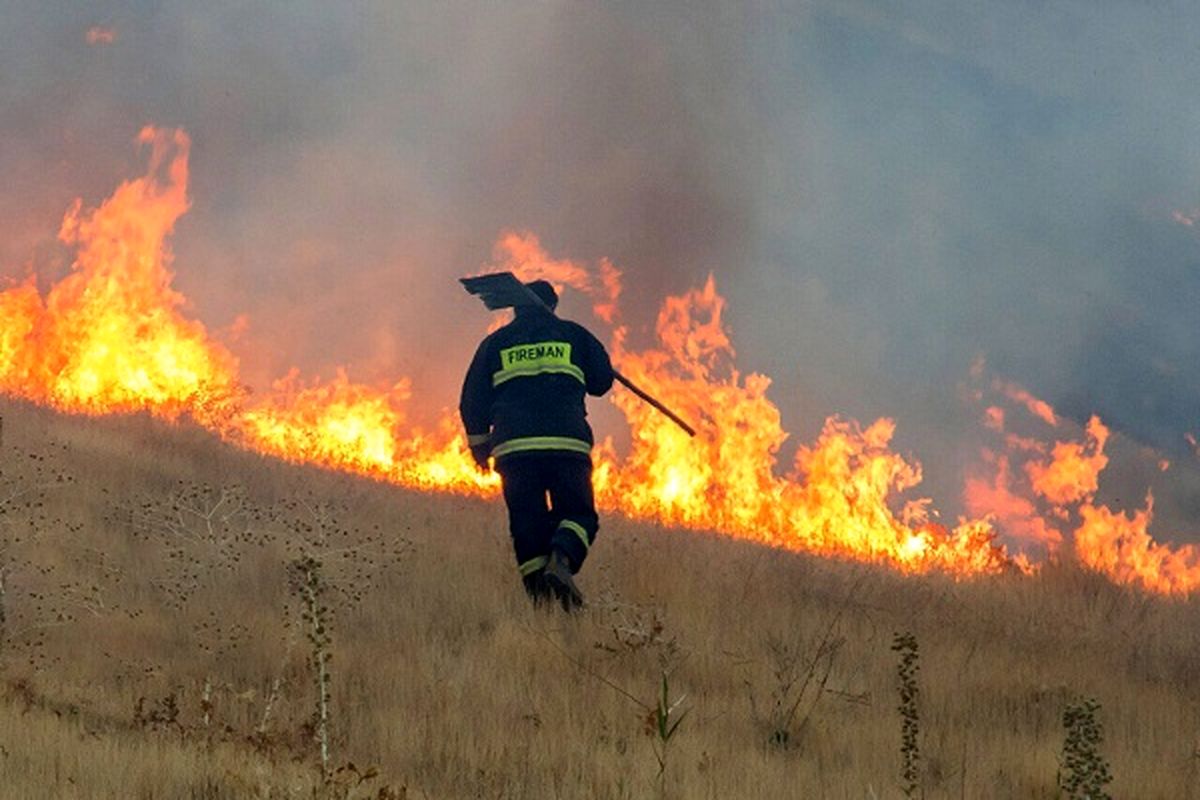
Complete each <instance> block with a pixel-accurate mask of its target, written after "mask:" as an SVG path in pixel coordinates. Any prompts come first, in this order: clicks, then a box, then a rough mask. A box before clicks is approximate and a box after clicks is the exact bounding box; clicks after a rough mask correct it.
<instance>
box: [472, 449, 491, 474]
mask: <svg viewBox="0 0 1200 800" xmlns="http://www.w3.org/2000/svg"><path fill="white" fill-rule="evenodd" d="M491 454H492V446H491V445H490V444H476V445H472V446H471V458H473V459H475V466H477V467H479V469H481V470H483V471H484V472H490V471H491V467H489V466H488V456H490V455H491Z"/></svg>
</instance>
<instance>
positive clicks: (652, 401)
mask: <svg viewBox="0 0 1200 800" xmlns="http://www.w3.org/2000/svg"><path fill="white" fill-rule="evenodd" d="M613 377H614V378H616V379H617V380H618V381H620V382H621V384H622V385H623V386H624V387H625V388H626V389H628V390H629V391H631V392H633V393H634V394H636V395H637V396H638V397H640V398H642V399H643V400H645V401H646V402H647V403H649V404H650V405H652V406H654V407H655V408H656V409H658V410H659V411H661V412H662V413H664V414H666V415H667V417H668V418H669V419H670V420H671V421H672V422H674V423H675V424H676V425H678V426H679V427H681V428H683V429H684V430H685V431H687V435H688V436H695V435H696V429H695V428H693V427H692V426H691V425H688V424H687V423H686V422H684V421H683V420H682V419H681V418H680V417H679V415H678V414H676V413H675V412H674V411H672V410H671V409H669V408H667V407H666V406H664V405H663V404H662V403H660V402H658V401H657V400H655V399H654V398H653V397H651V396H650V395H648V394H646V393H645V392H644V391H642V390H641V389H640V388H638V387H637V386H635V385H634V383H633V381H631V380H629V378H626V377H625V376H624V375H622V374H621V373H619V372H617V371H616V370H615V369H614V370H613Z"/></svg>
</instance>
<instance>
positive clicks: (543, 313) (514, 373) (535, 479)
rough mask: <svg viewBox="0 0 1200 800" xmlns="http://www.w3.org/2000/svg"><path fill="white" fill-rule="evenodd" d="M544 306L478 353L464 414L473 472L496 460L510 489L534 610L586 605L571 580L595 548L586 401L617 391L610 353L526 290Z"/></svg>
mask: <svg viewBox="0 0 1200 800" xmlns="http://www.w3.org/2000/svg"><path fill="white" fill-rule="evenodd" d="M526 286H528V287H529V289H530V290H532V291H533V293H534V294H536V295H537V296H538V298H539V299H540V300H541V301H542V303H544V304H545V307H544V308H543V307H541V306H524V307H517V309H516V317H515V318H514V319H513V321H512V322H510V323H509V324H507V325H505V326H504V327H502V328H500V329H499V330H497V331H495V332H494V333H492V334H490V335H489V336H488V337H487V338H486V339H484V340H483V342H482V343H481V344H480V345H479V349H478V350H477V351H476V352H475V358H474V359H473V360H472V361H471V366H470V367H469V368H468V369H467V376H466V379H465V380H464V381H463V388H462V399H461V402H460V403H459V413H460V414H461V416H462V421H463V425H464V427H465V428H466V431H467V443H468V444H469V445H470V448H471V455H472V457H473V458H474V459H475V463H476V464H477V465H478V466H479V468H480V469H482V470H485V471H486V470H487V469H488V458H489V457H491V458H492V459H494V461H495V465H496V471H497V472H499V473H500V478H501V480H502V482H503V486H504V502H505V504H506V505H507V506H508V525H509V530H510V532H511V533H512V540H513V549H514V550H515V551H516V558H517V569H518V570H519V571H520V573H521V580H522V582H523V583H524V585H525V591H526V592H527V593H528V594H529V596H530V598H531V599H532V600H533V601H534V603H535V604H538V603H541V602H543V601H546V600H550V599H552V598H553V599H555V600H557V601H558V602H559V603H561V604H562V606H563V608H565V609H567V610H571V609H574V608H577V607H579V606H580V605H582V604H583V596H582V595H581V594H580V592H579V589H578V587H577V586H576V585H575V580H574V578H573V577H572V576H574V575H575V573H577V572H579V568H580V567H582V566H583V562H584V560H585V559H586V558H587V554H588V550H589V549H590V548H591V546H592V543H593V542H594V541H595V539H596V531H597V529H598V528H599V518H598V517H597V515H596V504H595V500H594V498H593V495H592V458H591V451H592V444H593V441H594V440H593V438H592V429H591V426H590V425H588V422H587V409H586V408H585V407H584V393H585V392H586V393H587V394H590V395H594V396H596V397H599V396H601V395H603V394H604V393H605V392H607V391H608V390H609V389H610V388H612V383H613V368H612V362H611V361H610V360H609V357H608V353H607V351H605V349H604V345H602V344H600V342H599V341H598V340H597V339H596V337H595V336H593V335H592V334H591V333H589V332H588V330H587V329H586V328H584V327H583V326H582V325H579V324H577V323H575V322H571V321H569V320H564V319H559V318H558V317H557V316H555V315H554V308H555V307H556V306H557V305H558V294H557V293H556V292H555V291H554V287H553V286H551V285H550V284H549V283H547V282H546V281H533V282H532V283H528V284H526Z"/></svg>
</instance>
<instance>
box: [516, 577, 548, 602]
mask: <svg viewBox="0 0 1200 800" xmlns="http://www.w3.org/2000/svg"><path fill="white" fill-rule="evenodd" d="M521 582H522V583H523V584H525V594H527V595H529V600H530V602H532V603H533V604H534V605H535V606H543V605H545V604H546V603H549V602H550V601H551V600H552V599H554V593H553V592H551V591H550V586H549V585H548V584H547V583H546V573H545V572H543V571H542V570H540V569H539V570H538V571H537V572H534V573H533V574H531V575H526V576H525V577H523V578H521Z"/></svg>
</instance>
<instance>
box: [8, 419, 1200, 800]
mask: <svg viewBox="0 0 1200 800" xmlns="http://www.w3.org/2000/svg"><path fill="white" fill-rule="evenodd" d="M0 411H2V412H3V417H4V425H3V434H4V441H3V452H2V459H3V460H2V461H0V467H2V472H0V475H2V478H3V489H4V497H5V498H6V499H4V500H3V503H2V504H0V513H2V518H0V520H2V522H3V527H2V528H0V537H3V539H2V541H0V557H2V558H3V562H2V563H0V575H2V576H3V579H4V581H3V610H4V617H3V626H4V627H3V640H2V641H3V645H2V649H0V664H2V667H0V669H2V672H0V691H2V697H3V701H2V702H0V747H2V748H3V749H2V751H0V753H2V756H0V757H2V758H3V765H4V775H5V781H4V787H3V789H0V795H2V796H5V797H30V796H57V797H97V798H98V797H114V798H115V797H122V798H124V797H131V796H133V797H156V798H157V797H208V798H223V797H229V798H233V797H280V798H282V797H314V796H318V797H320V796H330V797H377V798H389V797H391V798H395V797H430V798H441V797H445V798H450V797H456V798H457V797H508V798H527V797H546V796H563V797H583V796H586V797H597V798H642V797H678V798H683V797H689V798H690V797H711V798H728V797H747V798H749V797H768V796H769V797H813V796H826V797H856V798H861V797H872V796H873V797H879V798H886V797H899V796H906V795H907V796H917V795H916V794H915V793H917V792H919V793H922V794H923V795H924V796H926V797H985V796H1020V797H1046V798H1049V797H1057V796H1063V795H1062V794H1059V792H1060V791H1061V792H1066V793H1067V794H1066V796H1076V795H1075V794H1071V792H1077V793H1078V792H1082V791H1092V792H1093V796H1095V794H1094V792H1095V791H1098V790H1104V789H1107V790H1108V791H1110V792H1111V793H1112V795H1113V796H1117V797H1120V796H1137V797H1142V798H1154V797H1161V798H1176V797H1184V796H1189V795H1190V794H1193V793H1195V792H1196V790H1197V788H1198V786H1200V784H1198V783H1197V781H1198V780H1200V754H1198V752H1197V742H1196V741H1195V738H1194V737H1193V736H1191V734H1189V733H1188V732H1189V731H1195V730H1197V723H1200V719H1197V710H1196V708H1195V704H1194V703H1192V702H1191V699H1192V698H1193V697H1194V696H1195V693H1196V691H1197V690H1198V689H1200V672H1198V671H1197V668H1196V665H1197V663H1200V633H1198V631H1200V624H1198V623H1200V619H1197V606H1196V604H1195V602H1194V601H1191V600H1181V599H1174V600H1169V599H1163V598H1160V597H1153V596H1148V595H1145V594H1141V593H1138V592H1135V591H1131V590H1126V589H1122V588H1120V587H1117V586H1114V585H1113V584H1111V583H1110V582H1108V581H1106V580H1104V579H1102V578H1100V577H1098V576H1095V575H1092V574H1089V573H1087V572H1085V571H1082V570H1080V569H1079V568H1078V567H1076V566H1073V565H1071V564H1055V565H1050V566H1047V567H1045V568H1044V569H1043V570H1042V571H1041V573H1040V574H1038V575H1037V576H1035V577H1021V576H1018V575H1010V576H997V577H991V578H986V579H980V580H974V581H961V582H954V581H952V580H949V579H946V578H943V577H939V576H936V575H933V576H921V577H913V576H902V575H899V574H896V573H894V572H892V571H890V570H887V569H883V568H875V567H871V566H866V565H861V564H851V563H843V562H839V561H831V560H824V559H819V558H813V557H807V556H805V555H803V554H795V553H788V552H783V551H777V550H772V549H769V548H764V547H761V546H757V545H754V544H750V543H747V542H741V541H734V540H730V539H726V538H723V537H720V536H716V535H701V534H695V533H683V532H678V531H671V530H666V529H662V528H660V527H658V526H655V525H653V524H647V523H637V522H631V521H628V520H622V519H618V518H613V517H607V518H606V519H605V520H604V525H603V529H602V532H601V537H600V540H599V543H598V545H597V547H596V549H595V553H594V556H593V560H592V561H591V562H590V563H589V564H588V566H587V568H586V570H585V572H584V573H583V574H582V576H581V583H582V587H583V588H584V590H585V591H586V592H587V594H588V597H589V600H590V603H589V606H588V608H587V609H586V610H585V611H584V612H583V613H582V614H580V615H578V616H576V617H571V618H568V617H565V616H563V615H562V614H559V613H549V612H547V611H541V610H536V609H533V608H530V607H529V606H528V605H527V604H526V601H525V598H524V596H523V594H522V592H521V590H520V585H519V582H518V581H517V580H516V576H515V573H514V569H513V564H512V560H511V554H510V552H509V545H508V540H507V534H506V532H505V529H504V514H503V509H502V507H501V505H500V504H499V503H497V502H484V501H479V500H468V499H461V498H456V497H453V496H446V495H430V494H419V493H413V492H408V491H403V490H399V489H396V488H394V487H389V486H386V485H382V484H379V483H375V482H372V481H368V480H363V479H355V478H351V477H348V476H345V475H339V474H335V473H330V472H326V471H322V470H318V469H313V468H306V467H296V466H290V465H286V464H281V463H279V462H275V461H272V460H269V459H264V458H262V457H259V456H256V455H253V454H249V453H245V452H241V451H238V450H234V449H231V448H229V447H228V446H225V445H222V444H220V443H217V442H215V441H213V440H212V439H211V438H210V437H208V436H207V435H206V434H204V433H203V432H201V431H198V430H193V429H190V428H188V427H187V426H171V425H168V424H165V423H160V422H156V421H154V420H150V419H146V418H139V417H118V418H103V419H85V418H73V417H61V416H57V415H55V414H54V413H52V412H50V411H47V410H44V409H38V408H32V407H28V406H25V405H22V404H20V403H15V402H11V401H6V402H5V403H4V406H3V409H0ZM1106 771H1107V772H1106ZM1106 774H1110V775H1111V783H1110V784H1107V785H1106V784H1105V782H1104V781H1103V778H1104V777H1105V775H1106ZM1080 787H1084V788H1080ZM1088 787H1090V789H1089V788H1088ZM1097 787H1099V789H1097ZM1078 796H1082V795H1078Z"/></svg>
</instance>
